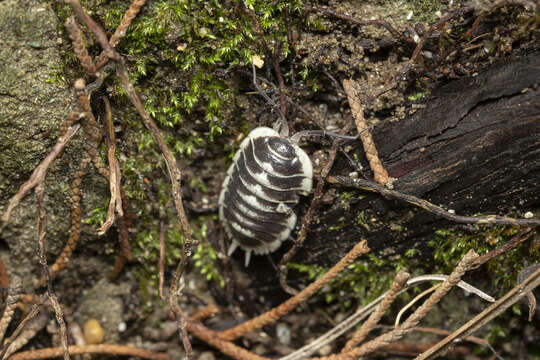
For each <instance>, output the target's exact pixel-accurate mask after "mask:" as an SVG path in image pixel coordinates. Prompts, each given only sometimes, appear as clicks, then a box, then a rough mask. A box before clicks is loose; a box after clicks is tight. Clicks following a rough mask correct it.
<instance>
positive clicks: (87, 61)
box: [64, 16, 96, 76]
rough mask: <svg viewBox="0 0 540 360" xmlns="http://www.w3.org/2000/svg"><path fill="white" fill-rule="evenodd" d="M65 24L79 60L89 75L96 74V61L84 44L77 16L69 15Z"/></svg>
mask: <svg viewBox="0 0 540 360" xmlns="http://www.w3.org/2000/svg"><path fill="white" fill-rule="evenodd" d="M64 26H65V27H66V30H67V31H68V33H69V38H70V39H71V42H72V44H73V51H74V52H75V55H76V56H77V59H79V62H80V63H81V65H82V67H83V69H84V70H85V71H86V72H87V73H88V74H89V75H92V76H94V75H95V73H96V65H94V62H93V61H92V58H91V57H90V55H88V50H87V49H86V46H85V45H84V40H83V35H82V32H81V29H79V26H78V25H77V22H76V21H75V18H74V17H73V16H70V17H68V18H67V19H66V22H65V24H64Z"/></svg>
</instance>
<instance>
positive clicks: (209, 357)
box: [199, 351, 216, 360]
mask: <svg viewBox="0 0 540 360" xmlns="http://www.w3.org/2000/svg"><path fill="white" fill-rule="evenodd" d="M215 358H216V357H215V356H214V353H213V352H211V351H205V352H203V353H201V355H199V360H215Z"/></svg>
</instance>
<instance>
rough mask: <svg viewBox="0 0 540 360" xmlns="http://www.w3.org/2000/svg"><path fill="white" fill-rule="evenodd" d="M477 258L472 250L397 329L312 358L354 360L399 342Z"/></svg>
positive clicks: (320, 359)
mask: <svg viewBox="0 0 540 360" xmlns="http://www.w3.org/2000/svg"><path fill="white" fill-rule="evenodd" d="M477 257H478V254H476V253H475V252H474V250H470V251H469V252H468V253H467V254H465V256H464V257H463V259H462V260H461V261H460V262H459V264H458V265H457V266H456V268H455V269H454V271H452V274H450V276H449V277H448V278H447V279H446V280H445V281H444V282H443V283H442V284H441V285H440V286H439V287H438V288H437V290H436V291H435V292H434V293H433V294H432V295H431V296H430V297H429V298H428V299H427V300H426V301H425V302H424V303H423V304H422V305H421V306H420V307H419V308H418V309H416V311H415V312H414V313H413V314H412V315H410V316H409V317H408V318H407V320H405V321H404V322H403V324H401V325H400V326H399V327H398V328H396V329H394V330H392V331H390V332H388V333H386V334H383V335H381V336H379V337H377V338H375V339H374V340H371V341H369V342H367V343H365V344H364V345H362V346H360V347H357V348H354V349H352V350H350V351H348V352H346V353H343V354H339V355H331V356H327V357H321V358H313V359H319V360H345V359H351V360H352V359H355V358H357V357H360V356H365V355H367V354H371V353H373V352H374V351H376V350H378V349H380V348H382V347H384V346H386V345H388V344H390V343H392V342H394V341H397V340H399V339H400V338H401V337H403V336H404V335H405V334H406V333H408V332H410V331H411V329H412V328H414V327H415V326H416V325H417V324H418V322H420V320H421V319H422V318H424V316H425V315H426V314H427V313H428V312H429V311H430V310H431V309H432V308H433V307H434V306H435V305H436V304H437V303H438V302H439V301H440V300H441V299H442V297H443V296H444V295H446V294H447V293H448V291H450V289H452V287H454V286H455V285H456V284H457V283H458V282H459V281H460V279H461V277H462V276H463V275H464V274H465V272H466V271H467V270H468V269H469V268H470V266H471V265H472V263H473V262H474V260H475V259H476V258H477Z"/></svg>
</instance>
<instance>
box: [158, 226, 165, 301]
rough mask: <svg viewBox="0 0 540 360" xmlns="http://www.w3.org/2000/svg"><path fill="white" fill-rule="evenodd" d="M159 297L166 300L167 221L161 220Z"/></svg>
mask: <svg viewBox="0 0 540 360" xmlns="http://www.w3.org/2000/svg"><path fill="white" fill-rule="evenodd" d="M158 267H159V297H160V298H161V300H165V295H164V294H163V283H164V282H165V222H164V221H163V219H160V220H159V262H158Z"/></svg>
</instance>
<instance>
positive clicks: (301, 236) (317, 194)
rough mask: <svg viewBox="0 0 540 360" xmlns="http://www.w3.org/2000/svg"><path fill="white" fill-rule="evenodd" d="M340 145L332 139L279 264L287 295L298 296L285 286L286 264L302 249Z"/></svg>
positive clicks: (280, 276)
mask: <svg viewBox="0 0 540 360" xmlns="http://www.w3.org/2000/svg"><path fill="white" fill-rule="evenodd" d="M351 128H352V124H351V123H348V124H347V125H346V126H345V127H344V128H343V131H342V132H341V134H342V135H345V134H347V133H348V132H349V130H350V129H351ZM340 143H341V140H340V139H339V138H336V139H334V141H333V143H332V148H331V150H330V155H329V157H328V163H327V164H326V165H325V167H324V168H323V169H322V171H321V177H320V179H319V181H318V182H317V186H316V187H315V191H314V194H313V199H312V200H311V204H310V205H309V208H308V211H307V212H306V215H305V216H304V220H303V221H302V227H301V228H300V231H299V232H298V236H297V237H296V241H295V242H294V245H293V246H292V247H291V248H290V249H289V251H287V253H285V255H283V257H282V258H281V260H280V262H279V283H280V284H281V287H282V288H283V290H285V292H287V293H289V294H290V295H296V294H298V291H297V290H296V289H293V288H292V287H290V286H289V285H287V273H288V271H289V270H288V268H287V263H288V262H289V261H291V259H292V258H293V256H294V255H295V254H296V252H297V251H298V250H299V249H300V248H301V247H302V245H303V244H304V241H305V239H306V236H307V232H308V230H309V224H310V223H311V218H312V217H313V213H314V211H315V209H316V208H317V206H318V204H319V201H320V199H321V197H322V191H323V187H324V184H325V181H326V178H327V177H328V174H329V173H330V170H331V169H332V166H333V165H334V161H335V160H336V156H337V150H338V148H339V145H340Z"/></svg>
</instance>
